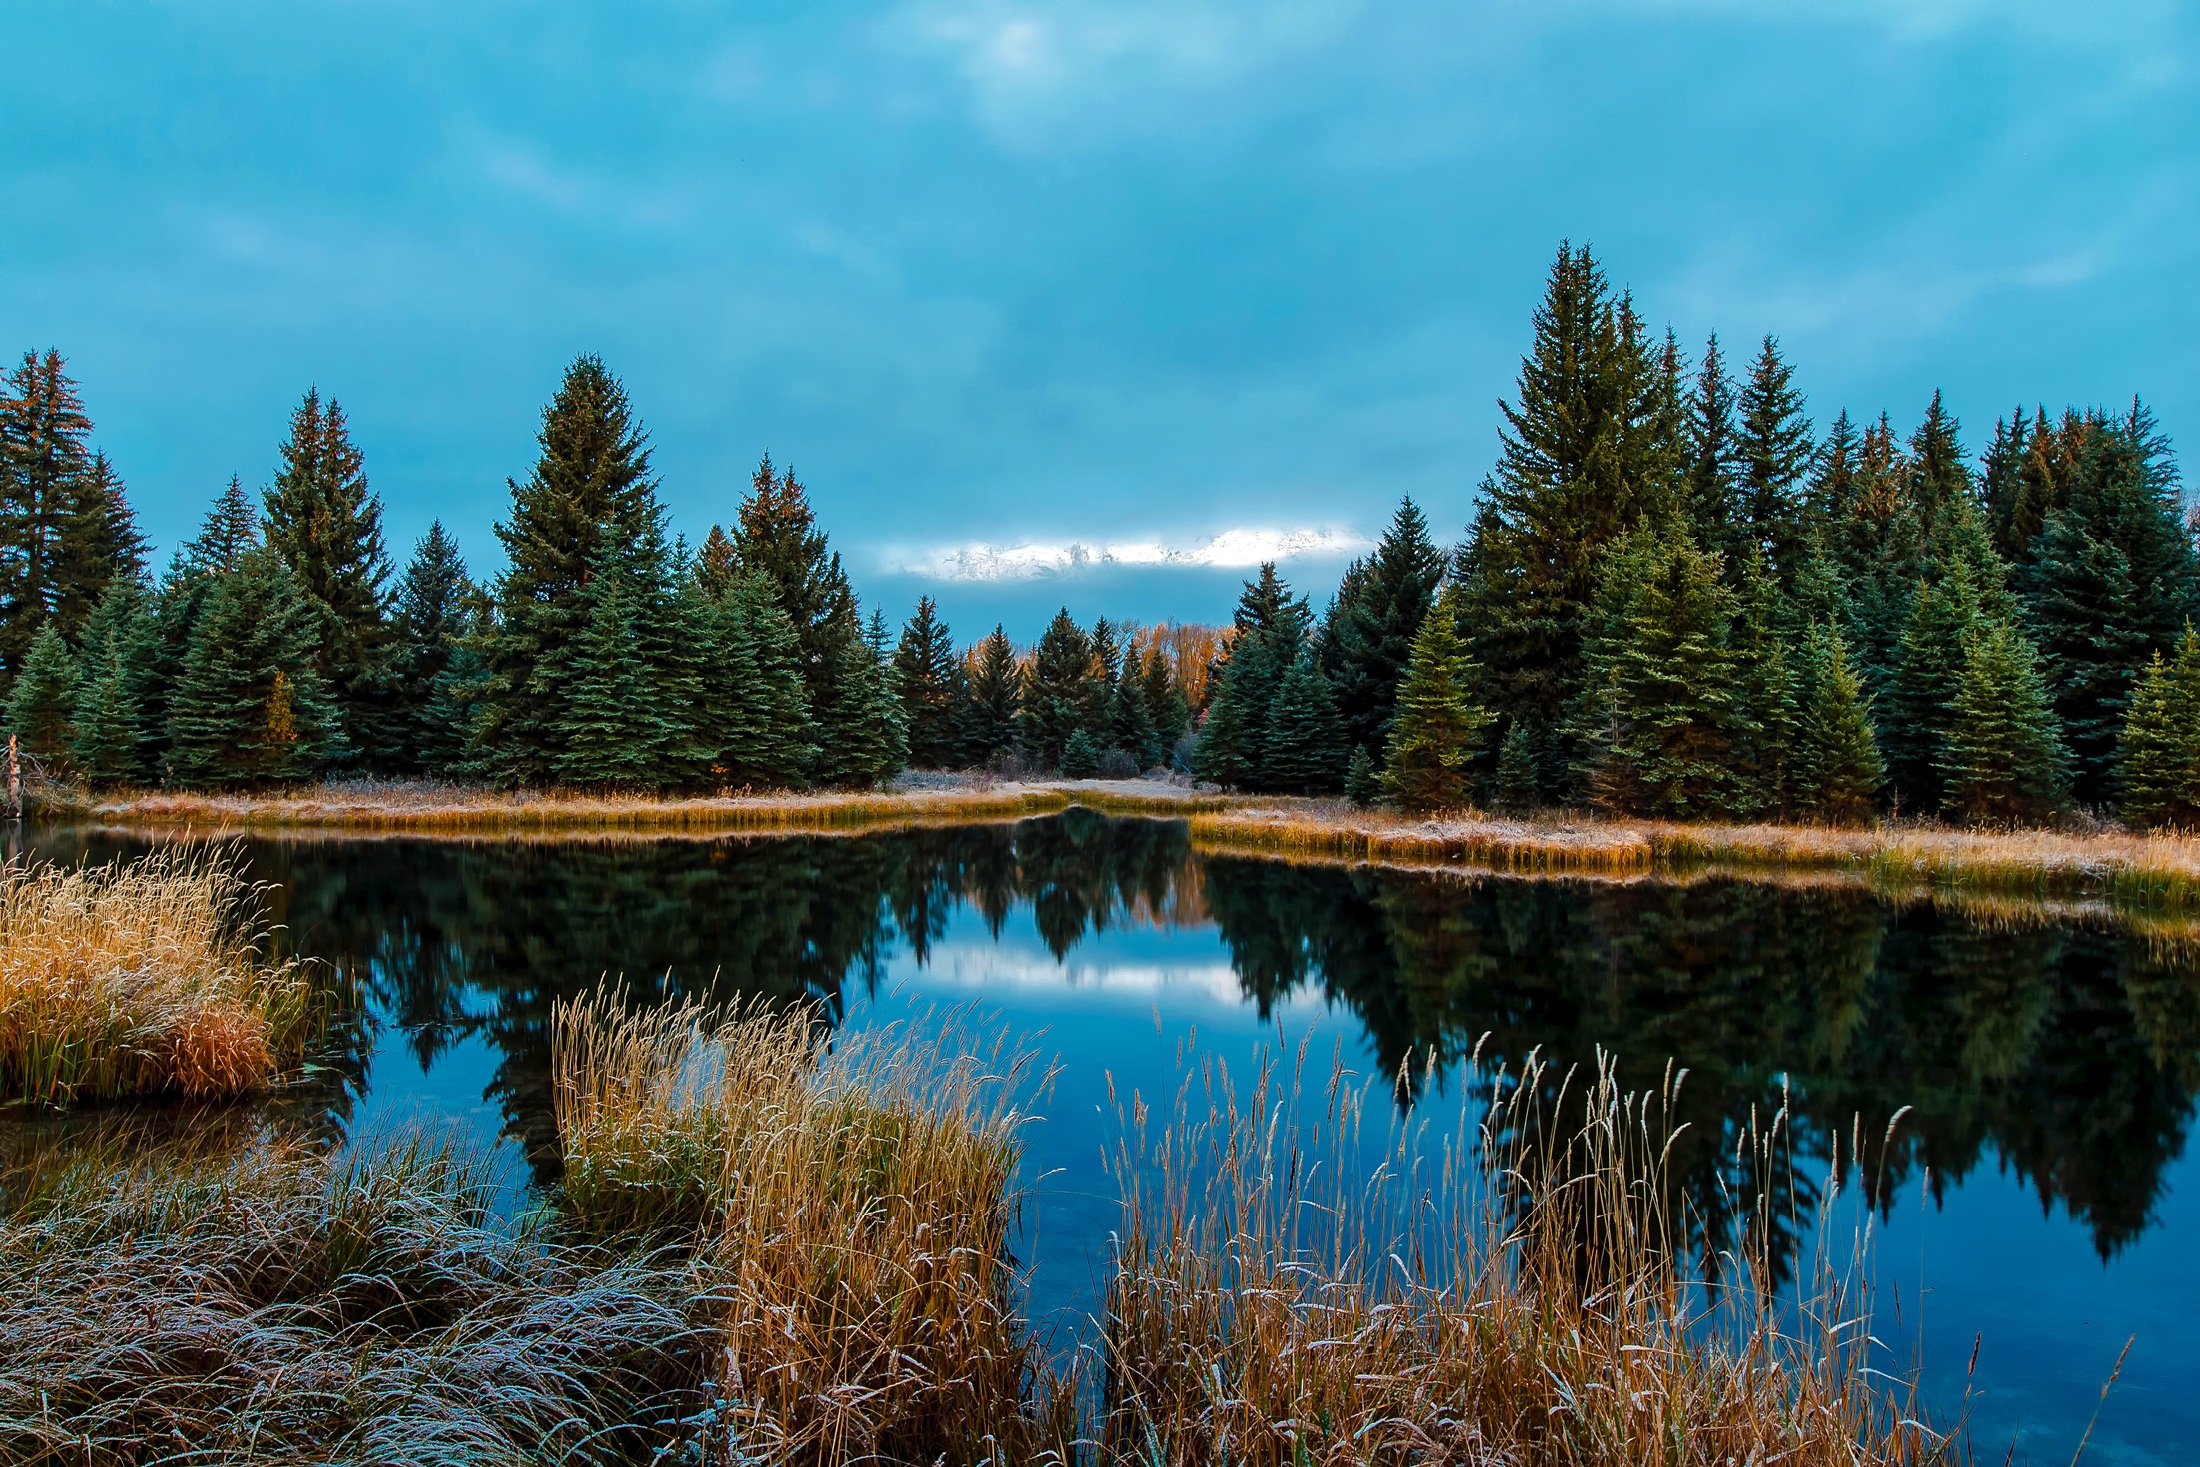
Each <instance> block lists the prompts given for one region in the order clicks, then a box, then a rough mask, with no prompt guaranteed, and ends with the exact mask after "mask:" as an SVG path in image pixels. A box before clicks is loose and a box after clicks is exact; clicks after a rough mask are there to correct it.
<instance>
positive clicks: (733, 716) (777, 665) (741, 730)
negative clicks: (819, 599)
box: [694, 558, 818, 788]
mask: <svg viewBox="0 0 2200 1467" xmlns="http://www.w3.org/2000/svg"><path fill="white" fill-rule="evenodd" d="M694 586H695V591H696V593H697V594H698V595H700V596H701V597H702V598H703V602H704V606H703V609H702V615H701V621H702V624H703V627H704V633H703V640H704V645H705V647H706V648H707V652H706V659H705V666H704V670H703V677H702V688H703V692H702V700H701V704H700V708H701V710H702V716H701V720H700V726H699V730H698V731H699V735H700V738H701V741H702V743H703V744H704V745H705V747H706V749H707V750H708V759H709V763H710V767H711V769H712V771H713V772H714V774H715V775H716V777H717V779H718V780H719V782H721V783H723V784H728V785H744V786H755V787H761V788H785V787H790V786H794V785H799V784H800V783H802V781H803V780H804V778H805V777H806V776H807V774H808V772H809V770H810V768H811V767H812V766H813V765H814V764H815V763H816V761H817V756H818V749H817V745H816V743H815V742H814V741H813V740H814V735H815V729H814V727H813V725H812V723H811V721H810V711H809V694H808V691H807V689H806V688H805V687H804V685H803V682H802V645H801V639H800V638H799V637H798V636H797V635H796V633H795V629H794V623H793V622H791V621H789V620H788V619H787V614H786V613H785V612H784V611H782V610H780V609H779V602H778V599H777V597H776V596H775V595H774V594H773V588H772V586H771V584H770V583H769V582H767V581H766V580H765V579H764V578H763V577H762V576H760V575H757V574H755V573H753V572H748V571H736V572H734V573H733V574H732V575H731V576H730V577H729V578H727V579H725V580H723V581H720V580H719V578H718V577H717V575H716V574H715V573H714V571H713V568H712V566H711V562H710V561H709V560H708V559H707V558H705V559H703V560H701V561H699V562H698V564H697V566H696V570H695V579H694ZM713 586H722V588H723V589H722V590H720V591H718V592H717V593H715V594H714V592H713V590H712V587H713Z"/></svg>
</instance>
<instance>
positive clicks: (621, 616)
mask: <svg viewBox="0 0 2200 1467" xmlns="http://www.w3.org/2000/svg"><path fill="white" fill-rule="evenodd" d="M622 559H623V558H622V557H620V556H617V555H616V554H611V553H607V552H606V550H603V549H599V553H598V559H597V563H596V566H595V568H594V573H593V574H592V575H591V576H590V577H589V579H588V582H587V584H586V587H585V589H584V592H583V595H584V597H585V599H586V602H587V607H588V615H587V620H586V621H584V622H583V623H582V625H581V629H580V636H579V637H578V638H577V639H576V641H575V643H574V645H573V647H572V649H571V653H570V657H569V659H568V662H567V666H568V668H569V669H570V672H569V674H568V676H569V678H570V685H569V687H568V688H567V690H566V696H565V699H564V707H563V710H562V711H561V713H560V714H559V718H558V722H557V724H556V726H555V728H554V729H553V733H554V734H555V737H556V748H557V754H556V762H555V763H554V765H553V766H552V771H553V773H554V774H555V775H556V777H557V779H558V781H559V783H561V784H574V785H591V786H595V785H604V786H615V787H618V788H624V789H655V788H658V787H659V786H661V785H662V784H663V783H664V782H665V779H664V761H663V758H662V750H661V747H660V746H661V744H662V742H663V734H664V729H663V727H662V725H661V722H660V717H659V715H660V710H659V709H658V708H657V707H656V706H655V699H654V698H653V697H652V696H651V694H652V692H653V691H654V690H653V689H651V688H650V687H649V686H648V681H649V679H648V669H647V668H646V667H642V666H638V665H637V662H636V659H635V658H634V655H633V649H634V645H635V643H636V642H637V641H638V640H639V639H640V629H639V626H638V623H639V621H640V618H641V610H640V602H641V601H642V599H643V598H644V597H645V596H647V595H648V590H647V588H645V587H643V586H641V585H638V584H637V580H638V577H637V576H636V575H635V574H634V572H633V569H632V568H631V567H630V566H628V565H626V564H623V563H622Z"/></svg>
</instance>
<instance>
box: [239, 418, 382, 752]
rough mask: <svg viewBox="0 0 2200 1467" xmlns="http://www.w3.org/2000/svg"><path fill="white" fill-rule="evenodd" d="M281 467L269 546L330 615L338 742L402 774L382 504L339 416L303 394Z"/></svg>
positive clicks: (328, 662)
mask: <svg viewBox="0 0 2200 1467" xmlns="http://www.w3.org/2000/svg"><path fill="white" fill-rule="evenodd" d="M280 453H281V456H282V467H281V468H280V469H278V470H277V471H276V474H275V482H274V484H273V485H272V486H271V487H270V488H269V489H268V491H267V518H266V534H267V543H268V545H269V546H270V547H272V548H273V549H274V550H275V552H276V553H277V554H278V555H280V556H282V558H283V562H284V564H286V565H288V566H289V567H290V573H291V574H292V575H294V576H296V577H297V578H298V583H299V584H300V585H302V586H304V587H305V589H306V592H307V594H309V595H311V596H314V597H316V598H318V599H319V600H320V602H321V604H322V605H323V606H326V607H327V608H328V609H329V612H330V617H329V620H328V628H329V634H328V639H327V641H326V642H325V643H324V644H323V645H322V647H321V651H320V656H319V659H318V661H319V666H320V669H321V677H322V680H323V681H324V682H326V683H327V684H328V687H329V691H330V693H331V694H332V695H333V696H334V697H335V699H336V704H337V707H338V709H339V710H340V711H341V713H342V715H343V720H344V738H345V741H346V743H348V744H349V745H350V747H351V749H352V752H353V755H354V757H356V758H357V759H358V760H359V761H360V762H361V763H362V764H363V765H365V766H366V767H368V768H370V769H398V768H402V767H404V766H405V765H406V764H407V763H409V761H408V760H407V758H406V756H405V750H404V743H405V733H406V730H405V728H404V726H403V719H402V715H401V714H400V713H399V712H398V710H397V709H396V707H395V706H394V703H395V700H394V699H393V697H392V692H391V689H390V687H389V677H390V674H391V672H392V671H393V669H392V668H391V666H390V662H391V658H392V654H393V651H394V648H393V640H394V638H393V634H392V631H391V628H390V621H389V607H388V605H387V597H386V595H385V593H384V590H383V587H384V586H385V584H386V583H387V582H388V580H389V577H390V565H389V556H388V554H387V553H386V552H385V551H384V549H383V544H382V501H381V500H380V498H378V497H377V496H376V495H375V494H374V493H373V491H372V490H370V489H369V488H368V487H367V476H366V461H365V459H364V457H363V456H362V455H361V454H360V452H359V449H358V448H357V446H356V445H354V444H353V443H352V441H351V430H350V428H349V426H348V425H347V424H346V423H345V421H344V410H343V408H342V407H341V406H339V405H338V403H337V402H336V400H335V399H334V398H330V399H329V400H328V402H327V404H326V405H324V404H323V403H322V401H321V395H320V393H319V391H318V390H314V389H309V390H308V391H307V392H306V395H305V398H304V400H303V401H301V402H300V403H299V404H298V408H297V411H295V412H294V413H292V414H291V418H290V436H289V437H288V438H287V439H286V440H284V442H283V445H282V448H281V450H280Z"/></svg>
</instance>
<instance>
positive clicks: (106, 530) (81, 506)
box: [54, 452, 146, 639]
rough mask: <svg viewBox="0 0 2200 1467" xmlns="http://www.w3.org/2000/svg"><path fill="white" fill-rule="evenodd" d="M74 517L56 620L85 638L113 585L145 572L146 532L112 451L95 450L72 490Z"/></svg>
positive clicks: (64, 630)
mask: <svg viewBox="0 0 2200 1467" xmlns="http://www.w3.org/2000/svg"><path fill="white" fill-rule="evenodd" d="M70 501H71V503H70V508H69V522H68V524H67V525H66V526H65V527H64V528H63V533H62V537H61V557H60V559H61V564H60V566H59V568H58V575H57V576H56V578H55V580H56V585H55V595H54V620H56V621H57V622H59V623H60V624H61V634H62V635H63V636H65V637H69V638H72V639H73V638H80V637H81V636H82V635H83V628H84V624H85V623H86V622H87V621H89V620H90V619H91V616H92V613H93V611H94V610H95V609H96V608H97V607H98V605H99V600H100V597H101V596H102V595H104V594H105V592H106V590H107V587H108V586H109V585H110V584H112V583H113V582H114V581H116V580H118V579H119V580H126V581H135V580H137V579H138V578H140V577H141V576H143V575H144V574H145V551H146V544H145V537H144V536H143V535H142V534H140V533H139V532H138V527H137V516H136V515H135V514H133V513H132V512H131V509H130V502H129V500H128V499H126V498H125V497H124V496H123V489H122V480H121V478H120V477H119V476H118V475H117V474H116V473H115V470H114V465H113V464H111V463H109V462H108V461H107V455H105V454H104V453H98V452H94V453H93V454H92V457H91V461H90V462H89V463H87V464H86V465H85V466H84V469H83V472H82V473H81V474H79V475H78V477H77V480H76V483H75V484H74V485H73V486H72V489H71V493H70Z"/></svg>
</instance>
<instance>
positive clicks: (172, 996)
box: [0, 850, 315, 1106]
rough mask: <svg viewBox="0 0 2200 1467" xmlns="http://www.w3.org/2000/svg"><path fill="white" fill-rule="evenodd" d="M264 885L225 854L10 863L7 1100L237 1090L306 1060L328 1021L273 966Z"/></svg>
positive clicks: (0, 1097) (0, 975) (3, 916)
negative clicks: (266, 944) (318, 1023)
mask: <svg viewBox="0 0 2200 1467" xmlns="http://www.w3.org/2000/svg"><path fill="white" fill-rule="evenodd" d="M254 909H255V903H254V893H253V892H252V890H251V888H250V887H249V886H248V885H247V883H246V882H245V880H244V878H243V877H242V875H240V874H239V872H238V869H237V867H236V865H235V863H234V862H233V861H231V860H229V859H227V858H224V857H222V856H221V855H219V854H211V853H207V852H203V851H191V850H177V851H169V852H163V853H157V854H155V855H152V856H148V857H146V858H144V859H142V860H139V861H134V862H129V863H125V864H121V865H113V866H91V867H64V866H54V865H40V866H33V867H22V866H9V867H7V868H5V869H4V870H0V1101H29V1102H31V1103H33V1104H38V1105H47V1106H65V1105H70V1104H73V1103H76V1102H79V1101H85V1100H117V1099H123V1098H126V1097H137V1096H150V1095H176V1096H187V1097H210V1096H225V1095H235V1094H239V1093H241V1092H243V1091H247V1090H251V1089H253V1088H255V1087H257V1086H260V1085H263V1084H265V1083H267V1082H268V1081H269V1080H270V1079H272V1078H273V1077H274V1076H275V1075H276V1074H277V1073H278V1072H279V1071H280V1070H281V1069H282V1068H283V1067H284V1066H285V1065H287V1064H289V1063H292V1062H294V1061H296V1060H297V1059H298V1058H299V1057H300V1055H301V1053H302V1051H303V1049H304V1046H305V1043H306V1040H307V1037H308V1034H309V1031H310V1030H311V1028H312V1025H313V1021H314V1019H315V1008H314V999H313V994H312V990H311V986H310V985H309V984H308V983H307V982H306V980H305V978H304V976H303V975H302V974H301V973H300V972H299V971H298V969H297V967H296V966H295V965H290V964H283V965H270V964H267V963H265V962H263V961H262V959H261V950H260V943H259V941H258V935H257V934H256V932H255V931H254V929H253V927H252V917H253V915H254Z"/></svg>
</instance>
